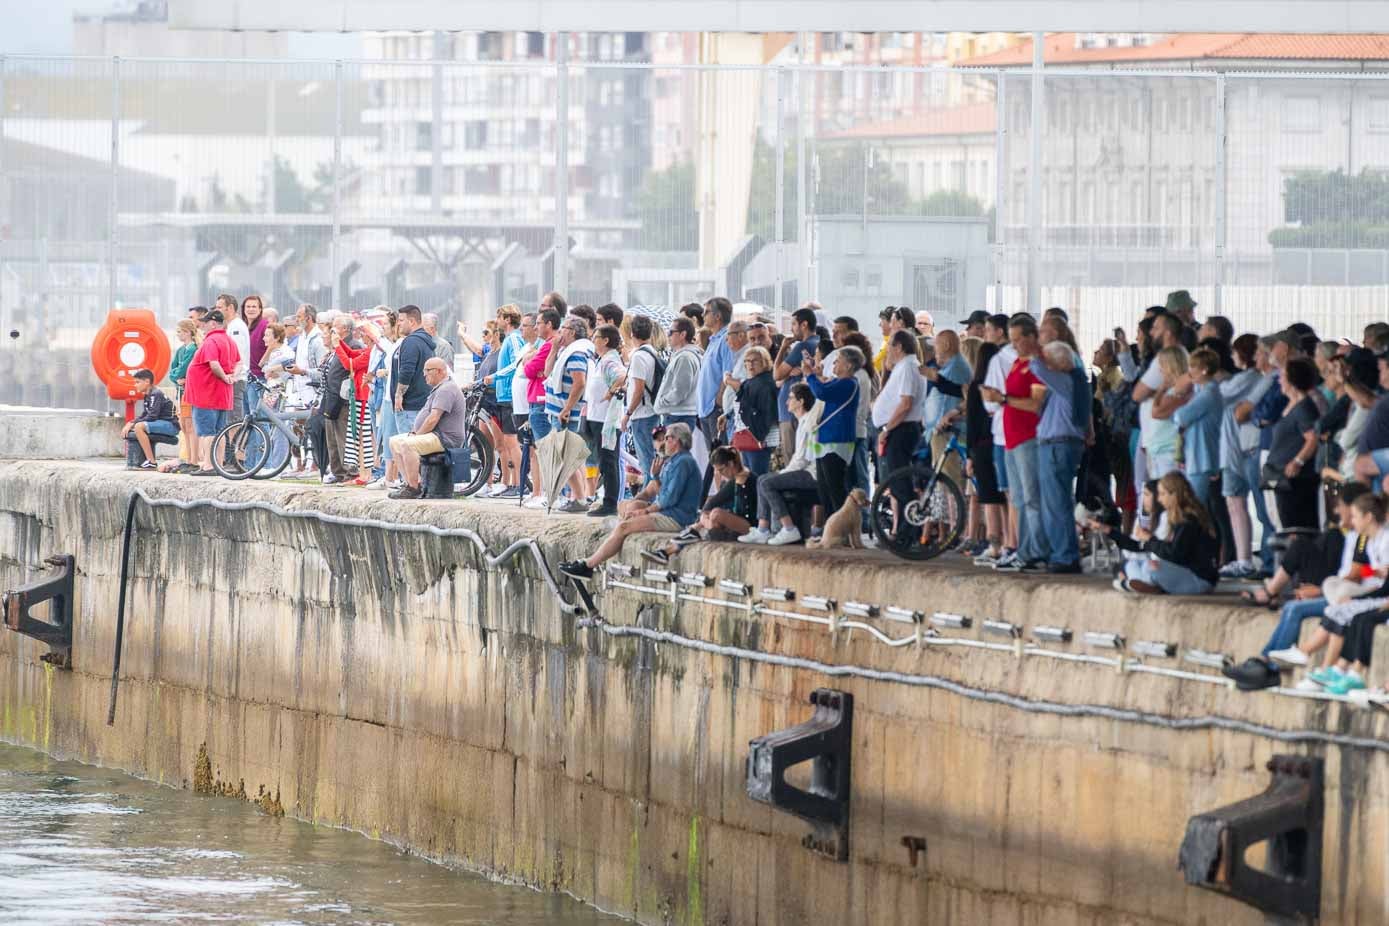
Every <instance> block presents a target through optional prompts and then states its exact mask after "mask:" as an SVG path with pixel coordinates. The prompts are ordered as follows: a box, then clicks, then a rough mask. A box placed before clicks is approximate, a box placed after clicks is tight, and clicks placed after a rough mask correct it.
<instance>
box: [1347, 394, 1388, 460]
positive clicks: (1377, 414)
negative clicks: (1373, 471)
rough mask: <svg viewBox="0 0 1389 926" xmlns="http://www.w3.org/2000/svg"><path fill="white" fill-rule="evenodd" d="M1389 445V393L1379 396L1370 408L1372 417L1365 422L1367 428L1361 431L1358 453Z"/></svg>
mask: <svg viewBox="0 0 1389 926" xmlns="http://www.w3.org/2000/svg"><path fill="white" fill-rule="evenodd" d="M1386 447H1389V394H1385V395H1382V396H1380V397H1379V400H1378V401H1376V402H1375V404H1374V407H1373V408H1371V409H1370V418H1369V420H1368V421H1366V422H1365V430H1363V431H1361V432H1360V443H1359V445H1358V446H1357V447H1356V448H1355V449H1356V452H1357V453H1373V452H1374V451H1376V450H1384V449H1385V448H1386Z"/></svg>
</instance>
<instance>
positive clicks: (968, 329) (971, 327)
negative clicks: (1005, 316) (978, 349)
mask: <svg viewBox="0 0 1389 926" xmlns="http://www.w3.org/2000/svg"><path fill="white" fill-rule="evenodd" d="M988 320H989V313H988V312H985V311H984V310H983V309H975V310H974V311H973V312H970V313H969V318H962V319H960V325H961V326H962V327H963V328H964V330H963V331H961V332H960V337H962V338H982V337H983V336H984V325H985V324H986V323H987V322H988Z"/></svg>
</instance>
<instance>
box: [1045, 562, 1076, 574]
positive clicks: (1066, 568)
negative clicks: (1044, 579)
mask: <svg viewBox="0 0 1389 926" xmlns="http://www.w3.org/2000/svg"><path fill="white" fill-rule="evenodd" d="M1047 572H1049V573H1051V574H1052V575H1054V576H1077V575H1080V573H1081V568H1080V563H1078V562H1075V563H1047Z"/></svg>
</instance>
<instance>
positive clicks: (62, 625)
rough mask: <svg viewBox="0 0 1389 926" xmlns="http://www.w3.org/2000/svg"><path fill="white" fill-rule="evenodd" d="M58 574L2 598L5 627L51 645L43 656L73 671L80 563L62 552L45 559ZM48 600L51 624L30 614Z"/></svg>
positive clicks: (51, 574)
mask: <svg viewBox="0 0 1389 926" xmlns="http://www.w3.org/2000/svg"><path fill="white" fill-rule="evenodd" d="M44 563H45V564H47V565H48V566H51V567H53V569H54V570H56V571H55V572H52V573H50V574H49V575H47V576H45V577H44V578H42V579H38V580H36V581H34V582H30V583H29V584H28V585H21V586H20V587H19V588H12V589H9V590H7V591H6V592H5V595H4V598H3V599H2V602H3V604H2V605H0V607H3V610H4V613H5V626H6V627H8V628H9V629H10V630H13V631H14V632H15V633H22V634H24V636H26V637H32V638H34V639H35V640H38V641H39V642H40V643H47V644H48V652H47V653H44V654H43V656H42V657H40V658H42V659H43V661H44V662H49V663H52V664H53V665H55V666H58V667H59V668H61V669H70V668H72V579H73V575H74V574H75V573H76V572H77V560H76V558H75V557H73V555H72V554H71V553H59V554H57V555H55V556H50V557H48V558H47V559H45V560H44ZM45 601H47V602H51V604H50V605H49V611H48V617H49V619H48V620H47V621H43V620H39V619H38V618H36V617H32V616H31V615H30V611H32V609H33V608H34V607H35V606H36V605H41V604H43V603H44V602H45Z"/></svg>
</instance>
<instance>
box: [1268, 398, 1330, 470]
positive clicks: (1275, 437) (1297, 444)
mask: <svg viewBox="0 0 1389 926" xmlns="http://www.w3.org/2000/svg"><path fill="white" fill-rule="evenodd" d="M1319 417H1321V415H1320V413H1319V412H1318V411H1317V403H1316V402H1313V401H1312V397H1311V396H1307V397H1306V398H1304V399H1303V400H1302V401H1301V402H1298V403H1297V404H1296V405H1294V406H1293V407H1292V409H1290V410H1289V411H1288V413H1287V414H1286V415H1284V416H1283V417H1281V418H1279V419H1278V420H1277V421H1275V422H1274V423H1273V428H1272V433H1271V435H1270V437H1269V442H1268V461H1267V465H1269V466H1276V467H1278V468H1279V469H1282V468H1283V467H1285V466H1287V465H1288V463H1290V462H1291V461H1292V458H1293V457H1295V456H1297V455H1298V453H1299V452H1301V450H1302V435H1304V434H1306V433H1307V432H1308V431H1315V430H1316V428H1317V419H1318V418H1319Z"/></svg>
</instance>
